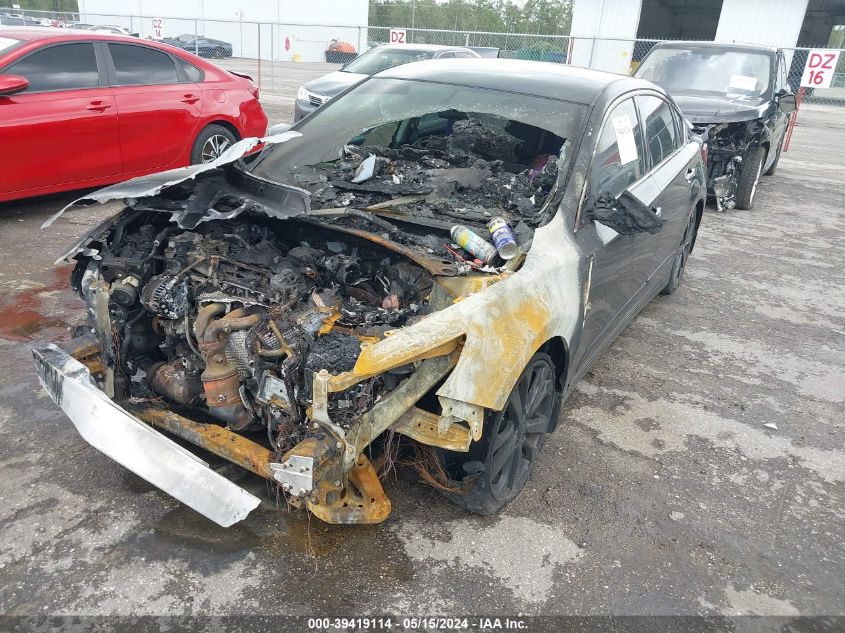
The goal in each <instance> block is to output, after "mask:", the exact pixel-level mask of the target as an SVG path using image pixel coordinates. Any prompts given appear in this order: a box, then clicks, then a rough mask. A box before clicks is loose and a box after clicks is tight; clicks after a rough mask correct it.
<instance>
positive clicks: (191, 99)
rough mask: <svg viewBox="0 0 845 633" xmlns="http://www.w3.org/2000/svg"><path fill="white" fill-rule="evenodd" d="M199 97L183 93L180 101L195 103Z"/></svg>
mask: <svg viewBox="0 0 845 633" xmlns="http://www.w3.org/2000/svg"><path fill="white" fill-rule="evenodd" d="M199 100H200V98H199V97H197V96H195V95H185V96H184V97H182V103H196V102H197V101H199Z"/></svg>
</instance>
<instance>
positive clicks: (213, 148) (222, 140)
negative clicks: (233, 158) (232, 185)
mask: <svg viewBox="0 0 845 633" xmlns="http://www.w3.org/2000/svg"><path fill="white" fill-rule="evenodd" d="M229 145H231V142H230V141H229V139H228V138H226V137H225V136H223V135H222V134H214V135H213V136H210V137H209V138H208V140H206V142H205V143H203V144H202V162H204V163H208V162H211V161H213V160H214V159H215V158H218V157H219V156H220V155H221V154H222V153H223V152H225V151H226V149H227V148H228V147H229Z"/></svg>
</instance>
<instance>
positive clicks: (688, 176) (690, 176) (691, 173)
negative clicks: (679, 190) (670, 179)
mask: <svg viewBox="0 0 845 633" xmlns="http://www.w3.org/2000/svg"><path fill="white" fill-rule="evenodd" d="M684 178H685V179H686V181H687V182H692V180H693V178H695V170H694V169H693V168H692V167H690V168H689V169H687V173H685V174H684Z"/></svg>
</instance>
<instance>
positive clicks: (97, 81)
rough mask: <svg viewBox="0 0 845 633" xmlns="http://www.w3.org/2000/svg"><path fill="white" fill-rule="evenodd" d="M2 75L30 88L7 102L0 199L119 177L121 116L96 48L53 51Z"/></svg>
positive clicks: (2, 112) (67, 46)
mask: <svg viewBox="0 0 845 633" xmlns="http://www.w3.org/2000/svg"><path fill="white" fill-rule="evenodd" d="M0 72H2V73H4V74H13V75H21V76H23V77H25V78H26V79H27V80H28V81H29V88H28V89H27V90H26V91H24V92H21V93H18V94H15V95H12V96H8V97H0V137H2V139H3V147H4V148H5V151H4V152H3V153H2V157H0V173H2V177H0V196H2V195H4V194H9V193H11V192H26V191H31V190H32V191H33V195H34V194H35V193H38V192H39V191H38V190H41V189H49V188H51V187H58V186H61V185H65V184H68V183H77V182H78V183H79V186H80V187H83V186H85V182H86V181H91V180H96V179H100V178H104V177H108V176H113V175H116V174H118V173H120V169H121V158H120V148H119V147H118V127H117V108H116V107H115V102H114V97H113V96H112V93H111V89H110V88H109V86H108V85H107V83H108V81H107V79H106V73H105V65H104V63H103V60H102V59H98V55H97V53H96V50H95V48H94V44H93V43H92V42H69V43H58V44H52V45H47V46H44V47H42V48H39V49H37V50H35V51H32V52H28V53H25V54H23V55H22V56H21V57H19V58H17V59H16V60H14V61H13V62H11V63H10V64H8V65H7V66H6V67H5V68H3V69H2V70H0Z"/></svg>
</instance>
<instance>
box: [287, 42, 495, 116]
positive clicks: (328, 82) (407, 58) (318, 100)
mask: <svg viewBox="0 0 845 633" xmlns="http://www.w3.org/2000/svg"><path fill="white" fill-rule="evenodd" d="M456 57H457V58H471V57H474V58H478V57H480V55H479V54H478V53H476V52H475V51H472V50H470V49H468V48H464V47H462V46H435V45H433V44H382V45H380V46H376V47H375V48H371V49H370V50H368V51H367V52H366V53H364V54H362V55H361V56H360V57H358V58H357V59H354V60H352V61H351V62H349V63H348V64H346V65H345V66H344V67H343V68H341V69H340V70H337V71H335V72H333V73H329V74H328V75H324V76H322V77H320V78H318V79H313V80H312V81H309V82H308V83H307V84H305V85H304V86H302V87H301V88H300V89H299V92H297V93H296V103H295V105H294V116H293V120H294V121H299V120H300V119H301V118H303V117H306V116H308V115H309V114H311V113H312V112H313V111H314V110H316V109H317V108H319V107H320V106H321V105H323V104H324V103H325V102H326V101H328V100H329V99H331V98H332V97H336V96H337V95H339V94H340V93H341V92H343V91H344V90H346V89H347V88H349V87H351V86H354V85H355V84H357V83H359V82H361V81H363V80H364V79H366V78H367V77H370V76H371V75H375V74H376V73H378V72H381V71H382V70H385V69H387V68H392V67H393V66H399V65H401V64H407V63H409V62H417V61H422V60H425V59H454V58H456Z"/></svg>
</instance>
